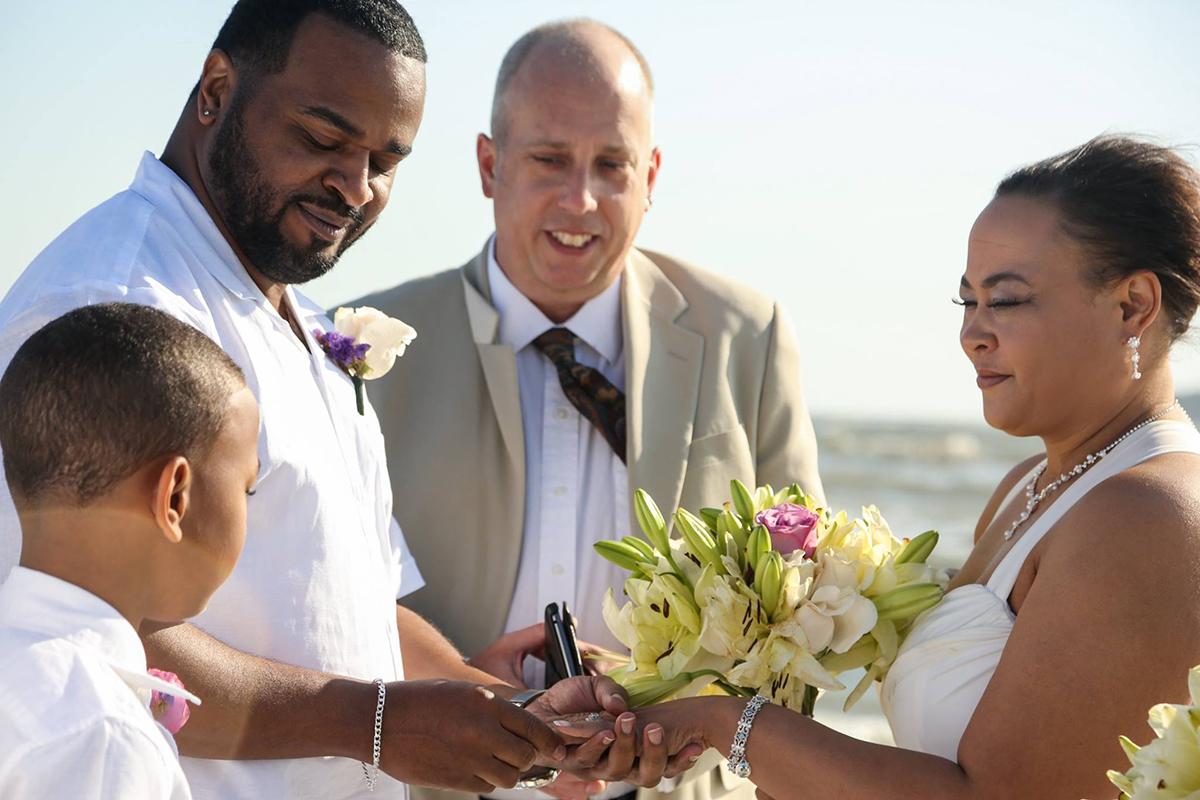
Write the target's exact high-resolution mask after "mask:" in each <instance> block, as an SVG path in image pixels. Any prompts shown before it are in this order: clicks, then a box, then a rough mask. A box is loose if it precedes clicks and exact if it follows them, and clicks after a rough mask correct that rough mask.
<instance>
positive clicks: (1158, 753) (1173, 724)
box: [1108, 667, 1200, 800]
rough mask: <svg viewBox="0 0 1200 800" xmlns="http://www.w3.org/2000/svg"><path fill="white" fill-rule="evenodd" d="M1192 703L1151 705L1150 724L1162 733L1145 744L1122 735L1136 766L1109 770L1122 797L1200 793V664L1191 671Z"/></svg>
mask: <svg viewBox="0 0 1200 800" xmlns="http://www.w3.org/2000/svg"><path fill="white" fill-rule="evenodd" d="M1188 689H1189V690H1191V694H1192V704H1191V705H1190V706H1176V705H1171V704H1170V703H1161V704H1159V705H1157V706H1155V707H1154V708H1152V709H1150V727H1151V728H1153V729H1154V733H1155V734H1156V735H1157V736H1158V738H1157V739H1155V740H1154V741H1152V742H1151V743H1150V744H1148V745H1146V746H1145V747H1138V746H1137V745H1136V744H1134V743H1133V742H1131V741H1130V740H1129V739H1128V738H1126V737H1124V736H1122V737H1121V748H1122V749H1124V751H1125V755H1127V756H1129V762H1130V764H1132V765H1133V766H1132V768H1131V769H1130V770H1129V771H1128V772H1126V773H1120V772H1117V771H1116V770H1109V773H1108V779H1109V780H1111V781H1112V782H1113V783H1114V784H1115V785H1116V787H1117V788H1118V789H1120V790H1121V798H1122V800H1170V799H1171V798H1188V797H1200V667H1194V668H1193V669H1192V670H1191V672H1189V673H1188Z"/></svg>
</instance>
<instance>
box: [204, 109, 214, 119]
mask: <svg viewBox="0 0 1200 800" xmlns="http://www.w3.org/2000/svg"><path fill="white" fill-rule="evenodd" d="M204 116H206V117H209V116H212V111H210V110H208V109H207V108H206V109H204Z"/></svg>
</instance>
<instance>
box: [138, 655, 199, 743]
mask: <svg viewBox="0 0 1200 800" xmlns="http://www.w3.org/2000/svg"><path fill="white" fill-rule="evenodd" d="M146 672H147V674H149V675H152V676H153V677H155V678H160V679H162V680H164V681H166V682H167V683H170V684H173V685H175V686H178V687H179V688H180V689H182V688H184V686H183V681H181V680H179V676H178V675H176V674H175V673H174V672H165V671H164V670H161V669H148V670H146ZM150 712H151V713H152V714H154V718H155V719H156V720H158V723H159V724H160V725H162V726H163V727H164V728H166V729H167V730H169V731H170V732H171V733H172V735H173V734H176V733H179V729H180V728H182V727H183V724H184V723H185V722H187V721H188V717H190V716H191V715H192V712H191V710H190V709H189V708H188V704H187V700H184V699H183V698H182V697H175V696H173V695H169V694H162V693H161V692H157V691H153V692H151V693H150Z"/></svg>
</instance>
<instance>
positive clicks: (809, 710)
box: [800, 686, 819, 719]
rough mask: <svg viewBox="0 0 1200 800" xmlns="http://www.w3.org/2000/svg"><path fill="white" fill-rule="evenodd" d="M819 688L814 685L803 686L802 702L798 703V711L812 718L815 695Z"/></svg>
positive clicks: (815, 705) (814, 708) (815, 700)
mask: <svg viewBox="0 0 1200 800" xmlns="http://www.w3.org/2000/svg"><path fill="white" fill-rule="evenodd" d="M818 694H819V690H818V689H817V687H815V686H805V687H804V702H803V703H801V705H800V713H801V714H803V715H804V716H806V717H809V718H810V719H811V718H812V715H813V712H814V711H815V710H816V707H817V695H818Z"/></svg>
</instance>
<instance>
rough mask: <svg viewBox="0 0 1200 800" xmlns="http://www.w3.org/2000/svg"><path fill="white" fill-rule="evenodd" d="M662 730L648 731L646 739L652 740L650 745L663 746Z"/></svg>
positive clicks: (652, 729) (653, 729)
mask: <svg viewBox="0 0 1200 800" xmlns="http://www.w3.org/2000/svg"><path fill="white" fill-rule="evenodd" d="M662 733H663V732H662V728H651V729H650V730H648V731H646V738H647V739H649V740H650V744H662Z"/></svg>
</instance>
